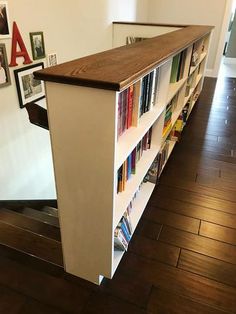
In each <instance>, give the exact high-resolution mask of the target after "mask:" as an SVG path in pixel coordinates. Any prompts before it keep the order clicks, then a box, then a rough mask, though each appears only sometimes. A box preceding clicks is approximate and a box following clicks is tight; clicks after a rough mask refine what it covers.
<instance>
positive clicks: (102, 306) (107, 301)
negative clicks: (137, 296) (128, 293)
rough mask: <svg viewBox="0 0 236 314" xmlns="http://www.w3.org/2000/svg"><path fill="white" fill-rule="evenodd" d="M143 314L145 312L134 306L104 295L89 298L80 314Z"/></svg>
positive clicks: (99, 294)
mask: <svg viewBox="0 0 236 314" xmlns="http://www.w3.org/2000/svg"><path fill="white" fill-rule="evenodd" d="M97 313H102V314H111V313H112V314H120V313H123V314H145V313H146V311H145V310H142V309H141V308H139V307H136V306H135V305H133V304H131V303H128V302H125V301H123V300H121V299H118V298H116V297H113V296H111V295H107V294H104V293H95V294H93V295H92V296H91V298H90V299H89V301H88V304H87V306H86V307H85V309H84V310H83V312H82V314H97Z"/></svg>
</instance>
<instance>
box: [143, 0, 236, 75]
mask: <svg viewBox="0 0 236 314" xmlns="http://www.w3.org/2000/svg"><path fill="white" fill-rule="evenodd" d="M231 5H232V1H231V0H207V1H206V0H198V1H189V0H149V10H148V21H149V22H160V23H183V24H199V25H202V24H205V25H214V26H215V29H214V32H213V36H212V40H211V49H210V53H209V58H208V64H207V69H208V73H209V74H212V75H213V76H215V75H217V73H218V69H219V66H220V58H221V56H222V52H223V48H224V36H225V34H226V30H227V26H228V25H227V19H228V20H229V16H230V12H231Z"/></svg>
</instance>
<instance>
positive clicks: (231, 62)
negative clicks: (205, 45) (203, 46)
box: [223, 57, 236, 64]
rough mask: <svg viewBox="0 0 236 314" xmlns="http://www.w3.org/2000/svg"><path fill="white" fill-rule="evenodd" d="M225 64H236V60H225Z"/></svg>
mask: <svg viewBox="0 0 236 314" xmlns="http://www.w3.org/2000/svg"><path fill="white" fill-rule="evenodd" d="M223 63H224V64H236V58H228V57H227V58H226V57H225V58H224V61H223Z"/></svg>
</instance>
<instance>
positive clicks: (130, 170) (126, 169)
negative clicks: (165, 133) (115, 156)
mask: <svg viewBox="0 0 236 314" xmlns="http://www.w3.org/2000/svg"><path fill="white" fill-rule="evenodd" d="M151 138H152V128H150V129H149V130H148V132H147V133H146V134H145V135H144V137H143V138H142V140H141V141H140V142H139V143H138V145H137V146H136V147H135V149H134V150H133V151H132V153H131V154H130V155H129V156H128V158H127V159H126V160H125V162H124V163H123V164H122V166H121V167H120V168H119V170H118V172H117V193H119V192H123V191H124V190H125V185H126V182H127V181H128V180H129V179H130V178H131V175H132V174H135V172H136V165H137V163H138V161H139V160H140V159H141V157H142V155H143V151H145V150H147V149H150V148H151Z"/></svg>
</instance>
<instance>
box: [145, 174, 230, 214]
mask: <svg viewBox="0 0 236 314" xmlns="http://www.w3.org/2000/svg"><path fill="white" fill-rule="evenodd" d="M203 171H204V170H203ZM231 173H232V172H231ZM167 198H168V200H166V199H167ZM172 199H173V200H177V201H182V202H185V203H190V204H193V205H197V206H200V207H205V208H211V209H215V210H219V211H222V212H226V213H229V214H236V206H235V205H236V204H235V202H231V201H228V200H222V199H219V198H217V197H211V196H208V195H204V194H200V193H195V192H191V191H188V192H187V193H186V191H185V190H183V189H179V188H175V187H167V186H162V185H160V186H159V187H158V190H157V193H155V195H154V194H153V196H152V197H151V199H150V202H151V204H156V205H158V206H159V204H160V207H163V208H166V204H168V201H170V202H172ZM170 204H171V203H170ZM177 204H178V202H177ZM182 205H183V204H182ZM182 205H180V206H179V207H181V206H182ZM164 206H165V207H164ZM190 216H191V215H190Z"/></svg>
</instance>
